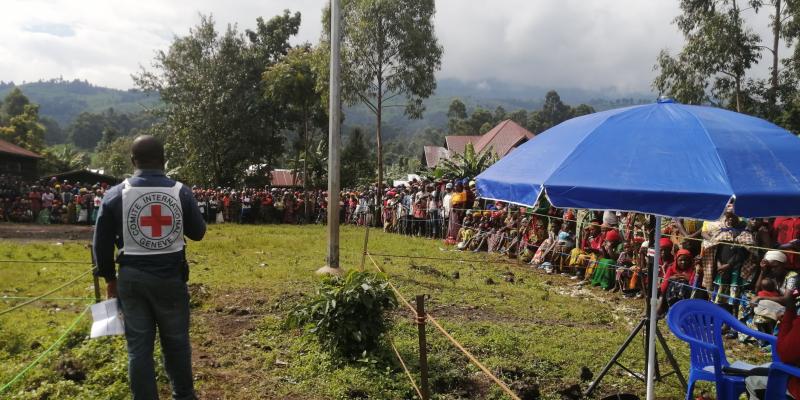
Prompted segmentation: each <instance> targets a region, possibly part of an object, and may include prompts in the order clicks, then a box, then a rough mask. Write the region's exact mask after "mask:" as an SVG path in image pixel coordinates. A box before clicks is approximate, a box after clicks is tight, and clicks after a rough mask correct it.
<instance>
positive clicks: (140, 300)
mask: <svg viewBox="0 0 800 400" xmlns="http://www.w3.org/2000/svg"><path fill="white" fill-rule="evenodd" d="M117 291H118V295H119V302H120V306H121V307H122V312H123V315H124V318H125V338H126V339H127V342H128V371H129V374H130V385H131V392H132V393H133V399H134V400H140V399H141V400H151V399H157V398H158V389H157V386H156V381H155V366H154V364H153V341H154V339H155V334H156V327H158V334H159V338H160V339H161V350H162V353H163V355H164V369H165V370H166V372H167V376H169V378H170V382H171V383H172V397H173V398H174V399H194V398H195V394H194V387H193V382H192V362H191V361H192V360H191V358H192V348H191V345H190V343H189V291H188V288H187V286H186V282H184V281H183V279H182V278H181V276H180V275H178V276H175V277H173V278H160V277H157V276H155V275H152V274H149V273H147V272H143V271H140V270H138V269H136V268H132V267H125V266H122V267H121V268H120V270H119V277H118V280H117Z"/></svg>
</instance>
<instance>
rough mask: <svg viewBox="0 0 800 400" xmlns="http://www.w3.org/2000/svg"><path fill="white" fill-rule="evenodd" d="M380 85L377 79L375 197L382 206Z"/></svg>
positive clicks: (381, 101)
mask: <svg viewBox="0 0 800 400" xmlns="http://www.w3.org/2000/svg"><path fill="white" fill-rule="evenodd" d="M382 84H383V82H382V80H381V79H380V78H379V79H378V97H377V102H376V103H377V105H378V107H377V113H376V114H375V115H376V120H377V124H378V126H377V129H376V130H375V133H376V135H375V140H376V145H377V148H378V151H377V155H378V189H377V191H378V192H377V194H376V196H377V197H378V199H379V200H378V202H379V203H380V204H383V144H382V143H381V117H382V115H381V114H382V111H383V109H382V108H383V98H382V97H383V92H382V90H381V89H382V88H381V85H382ZM381 212H383V211H382V210H381Z"/></svg>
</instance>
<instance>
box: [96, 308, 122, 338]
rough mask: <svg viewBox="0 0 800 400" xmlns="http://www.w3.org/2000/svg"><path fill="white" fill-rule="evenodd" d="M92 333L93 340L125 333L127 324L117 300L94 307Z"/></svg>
mask: <svg viewBox="0 0 800 400" xmlns="http://www.w3.org/2000/svg"><path fill="white" fill-rule="evenodd" d="M92 321H94V322H93V323H92V333H91V338H96V337H100V336H110V335H122V334H124V333H125V324H124V321H123V319H122V311H121V310H120V309H119V306H118V305H117V299H110V300H106V301H102V302H100V303H97V304H93V305H92Z"/></svg>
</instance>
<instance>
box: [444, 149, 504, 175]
mask: <svg viewBox="0 0 800 400" xmlns="http://www.w3.org/2000/svg"><path fill="white" fill-rule="evenodd" d="M496 161H497V155H496V154H494V153H493V152H492V151H491V149H487V150H484V151H482V152H480V153H477V152H475V147H474V146H473V145H472V143H467V145H466V147H465V148H464V152H463V153H457V154H454V155H453V157H451V158H449V159H445V160H442V161H441V171H442V174H443V176H444V177H447V178H451V179H459V178H473V177H475V176H478V174H480V173H481V172H483V171H484V170H485V169H486V168H489V167H490V166H491V165H492V164H494V163H495V162H496Z"/></svg>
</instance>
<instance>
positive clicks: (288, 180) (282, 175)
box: [270, 169, 303, 187]
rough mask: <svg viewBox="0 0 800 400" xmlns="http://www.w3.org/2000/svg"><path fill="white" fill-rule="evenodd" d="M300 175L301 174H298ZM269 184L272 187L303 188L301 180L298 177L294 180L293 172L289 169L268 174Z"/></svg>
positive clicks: (275, 170) (276, 170)
mask: <svg viewBox="0 0 800 400" xmlns="http://www.w3.org/2000/svg"><path fill="white" fill-rule="evenodd" d="M298 175H302V174H298ZM270 177H271V179H270V182H271V184H272V186H273V187H300V186H303V179H302V178H301V177H300V176H297V178H295V176H294V171H293V170H291V169H274V170H272V172H270Z"/></svg>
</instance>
